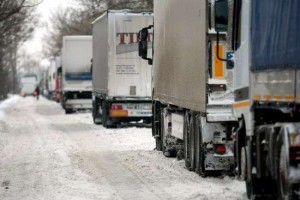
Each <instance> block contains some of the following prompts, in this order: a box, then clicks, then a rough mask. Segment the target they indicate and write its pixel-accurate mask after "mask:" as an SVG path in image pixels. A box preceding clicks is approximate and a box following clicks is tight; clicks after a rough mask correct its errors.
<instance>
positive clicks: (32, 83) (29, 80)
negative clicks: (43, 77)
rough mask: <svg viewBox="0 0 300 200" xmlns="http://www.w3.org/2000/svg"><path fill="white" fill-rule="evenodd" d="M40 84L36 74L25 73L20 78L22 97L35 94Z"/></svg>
mask: <svg viewBox="0 0 300 200" xmlns="http://www.w3.org/2000/svg"><path fill="white" fill-rule="evenodd" d="M37 85H38V80H37V76H36V75H35V74H28V75H24V76H22V77H21V78H20V94H21V96H22V97H26V96H33V95H34V91H35V88H36V87H37Z"/></svg>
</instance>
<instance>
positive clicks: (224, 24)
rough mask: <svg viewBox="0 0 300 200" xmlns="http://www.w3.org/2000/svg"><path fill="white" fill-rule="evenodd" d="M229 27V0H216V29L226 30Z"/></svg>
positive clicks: (218, 30)
mask: <svg viewBox="0 0 300 200" xmlns="http://www.w3.org/2000/svg"><path fill="white" fill-rule="evenodd" d="M227 28H228V0H216V1H215V29H216V31H217V32H225V31H227Z"/></svg>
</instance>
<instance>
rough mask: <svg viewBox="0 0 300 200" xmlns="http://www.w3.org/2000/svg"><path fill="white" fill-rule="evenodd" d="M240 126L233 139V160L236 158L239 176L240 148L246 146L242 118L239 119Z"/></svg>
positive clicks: (239, 174) (240, 170) (240, 171)
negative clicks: (234, 139)
mask: <svg viewBox="0 0 300 200" xmlns="http://www.w3.org/2000/svg"><path fill="white" fill-rule="evenodd" d="M239 125H240V128H239V129H238V131H237V134H236V141H235V146H234V149H235V160H236V167H237V175H238V176H241V173H242V169H241V154H242V152H241V151H242V148H243V147H245V146H246V128H245V122H244V120H241V121H240V123H239Z"/></svg>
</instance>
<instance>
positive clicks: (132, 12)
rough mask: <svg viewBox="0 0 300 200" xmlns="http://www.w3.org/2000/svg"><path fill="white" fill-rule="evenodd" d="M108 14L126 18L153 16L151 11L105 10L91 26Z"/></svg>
mask: <svg viewBox="0 0 300 200" xmlns="http://www.w3.org/2000/svg"><path fill="white" fill-rule="evenodd" d="M108 13H113V14H116V15H118V14H119V15H121V14H126V15H128V16H142V15H153V12H152V11H134V10H129V9H124V10H107V11H106V12H104V13H103V14H102V15H101V16H100V17H98V18H96V19H95V20H94V21H93V22H92V25H93V24H95V23H96V22H97V21H99V20H101V19H102V18H104V17H105V16H107V14H108Z"/></svg>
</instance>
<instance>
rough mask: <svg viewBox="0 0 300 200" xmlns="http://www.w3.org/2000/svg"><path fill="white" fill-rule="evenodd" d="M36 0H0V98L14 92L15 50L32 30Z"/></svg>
mask: <svg viewBox="0 0 300 200" xmlns="http://www.w3.org/2000/svg"><path fill="white" fill-rule="evenodd" d="M38 3H39V2H38V1H36V0H14V1H11V0H0V76H1V79H0V85H1V86H0V99H2V98H5V97H6V94H7V93H9V92H16V88H17V87H16V84H15V83H16V79H17V78H16V51H17V48H18V46H19V45H20V44H22V43H23V42H24V41H26V40H27V39H28V38H29V37H30V35H31V33H32V32H33V30H34V22H35V21H36V20H35V19H34V16H33V14H32V13H33V10H34V8H35V7H36V5H37V4H38Z"/></svg>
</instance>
